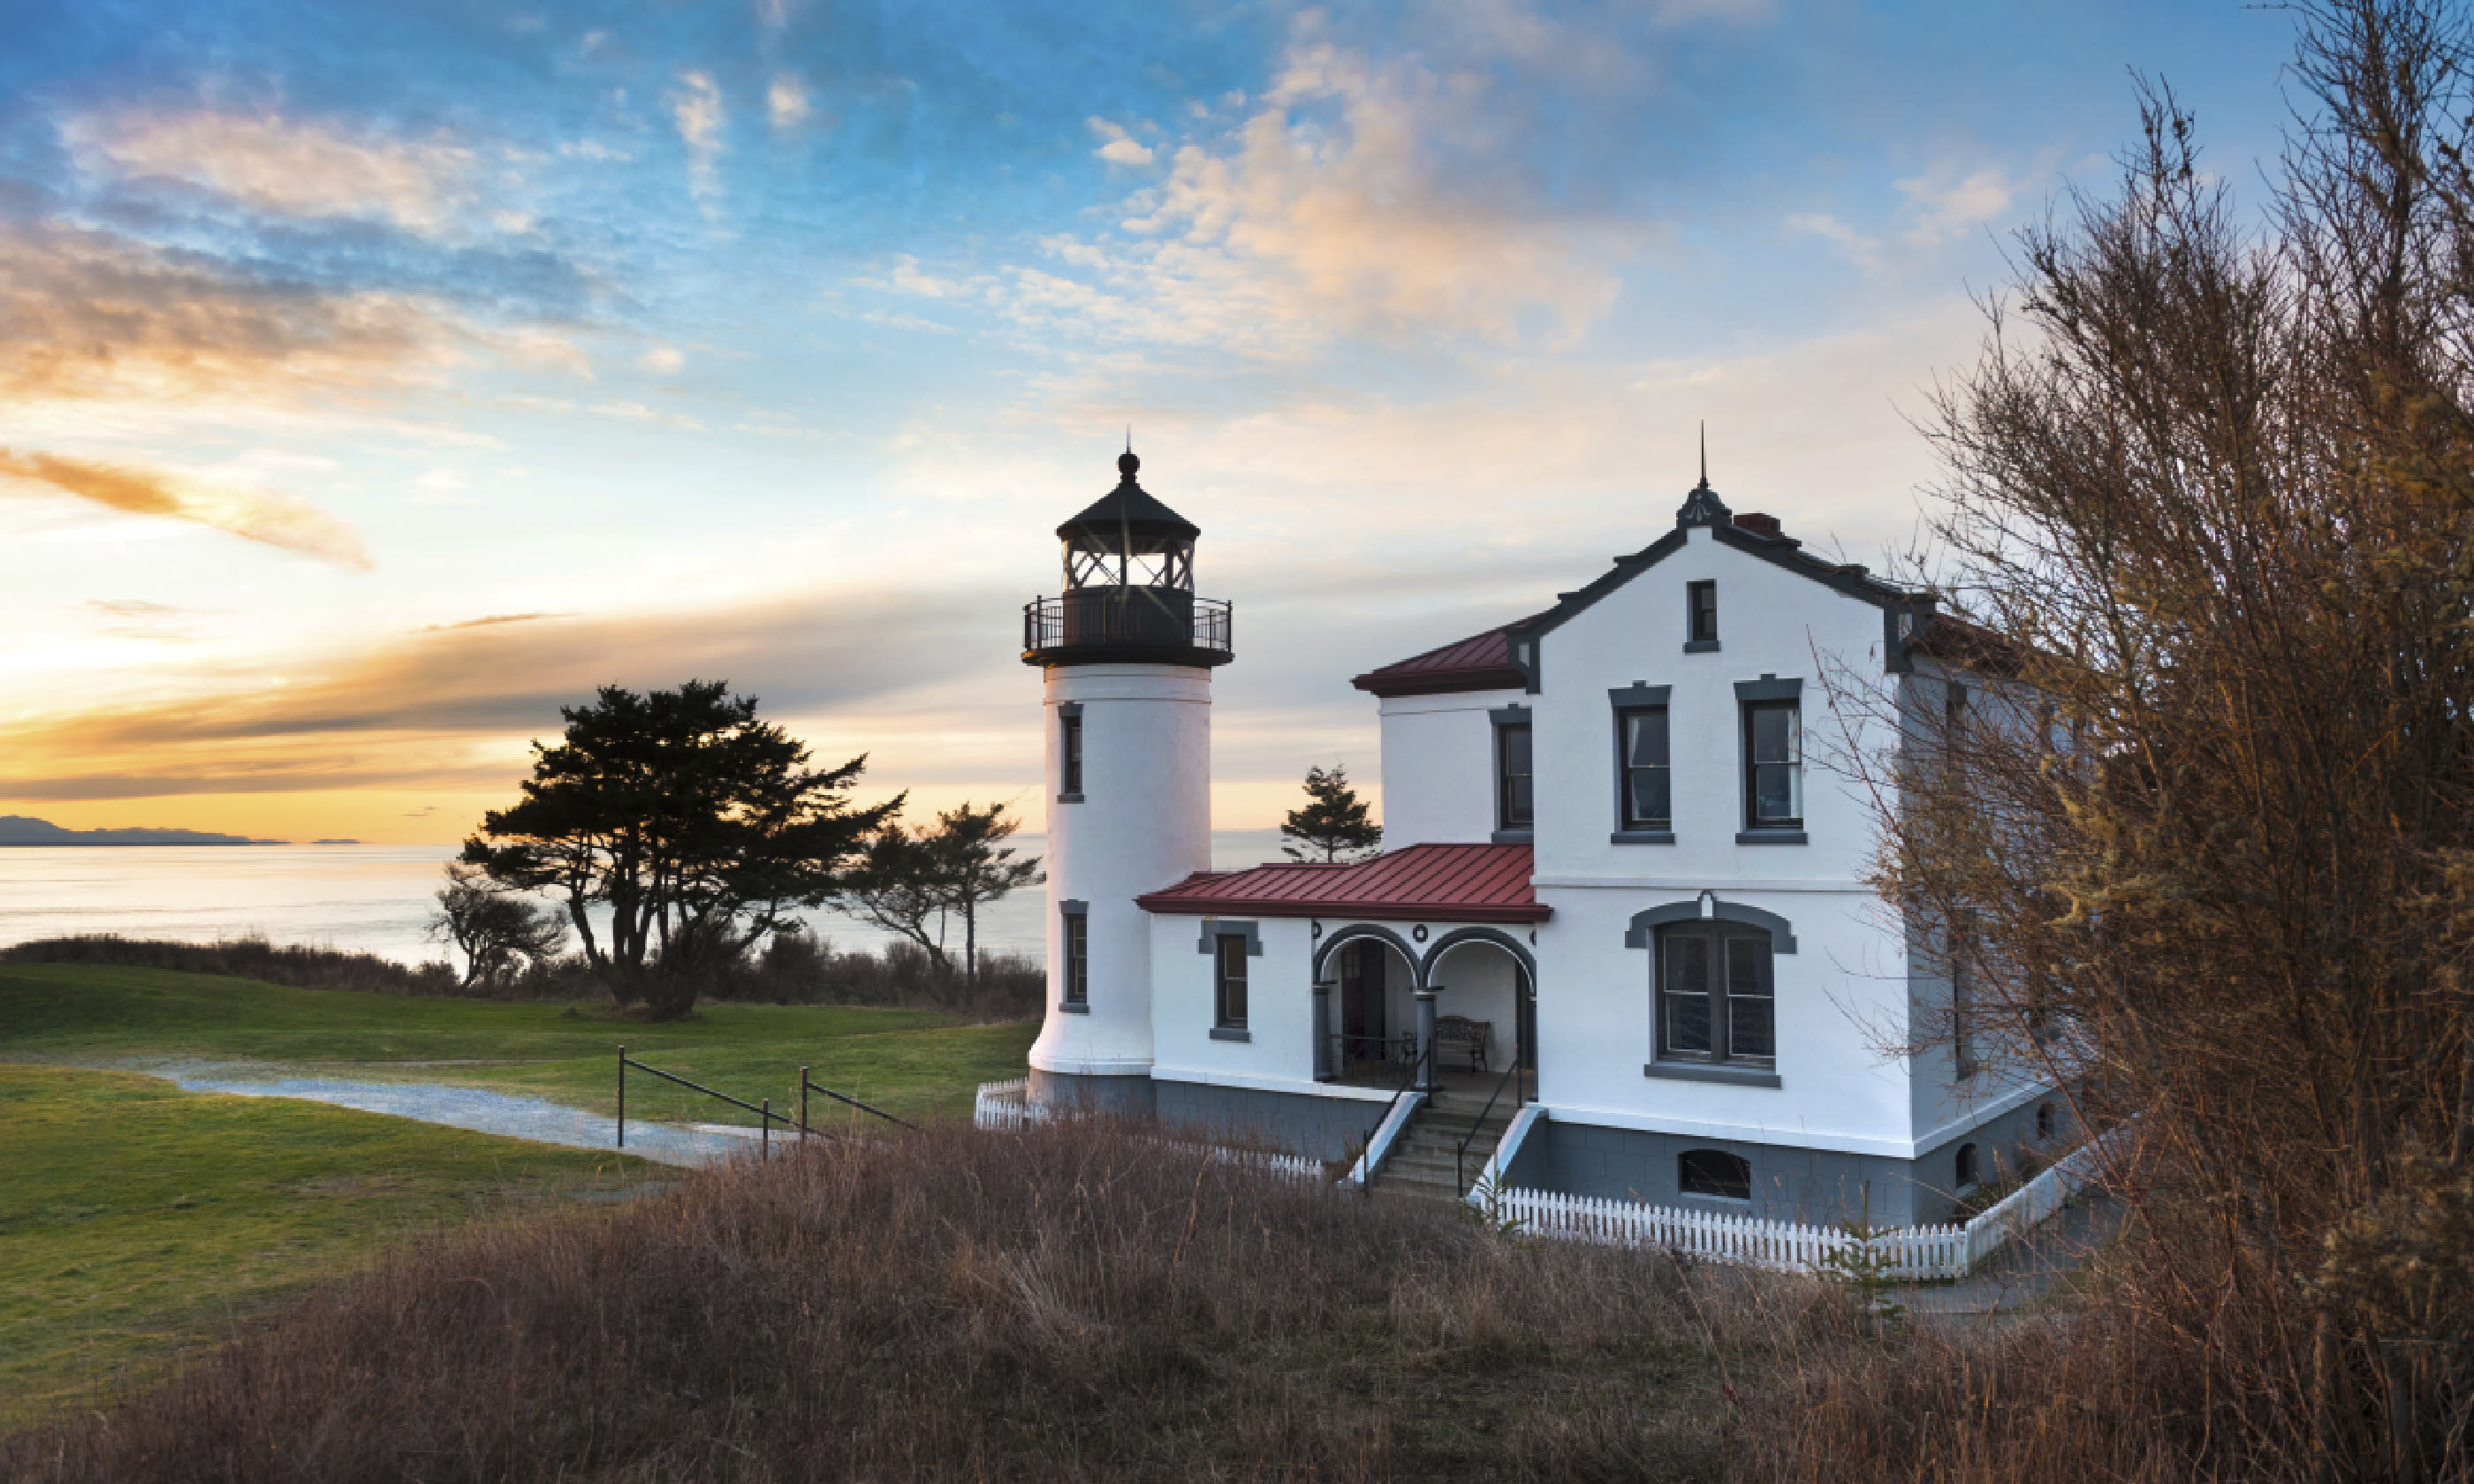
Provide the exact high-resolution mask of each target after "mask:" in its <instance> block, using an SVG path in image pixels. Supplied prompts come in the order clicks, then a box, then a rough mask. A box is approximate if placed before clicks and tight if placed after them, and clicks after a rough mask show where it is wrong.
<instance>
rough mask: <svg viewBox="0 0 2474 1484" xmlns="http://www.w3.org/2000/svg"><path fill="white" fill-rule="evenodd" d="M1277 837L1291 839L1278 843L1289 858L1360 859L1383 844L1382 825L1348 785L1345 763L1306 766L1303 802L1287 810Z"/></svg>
mask: <svg viewBox="0 0 2474 1484" xmlns="http://www.w3.org/2000/svg"><path fill="white" fill-rule="evenodd" d="M1280 837H1281V839H1282V840H1283V841H1293V842H1295V843H1294V844H1283V845H1282V846H1281V847H1280V849H1281V850H1284V851H1286V852H1287V853H1288V857H1289V859H1291V860H1322V861H1325V862H1330V861H1352V860H1364V859H1366V858H1367V857H1369V856H1370V855H1373V854H1375V853H1376V852H1378V851H1379V850H1382V848H1383V826H1380V825H1377V824H1376V823H1374V819H1373V816H1372V815H1371V814H1370V813H1369V812H1368V810H1367V807H1366V801H1365V800H1363V799H1360V798H1358V797H1357V790H1356V789H1353V788H1351V787H1349V786H1348V767H1347V765H1346V764H1345V763H1333V764H1332V765H1331V771H1330V772H1329V773H1325V772H1323V771H1322V768H1320V767H1314V768H1308V769H1307V770H1306V806H1305V807H1304V808H1302V809H1291V810H1290V811H1289V817H1288V819H1287V821H1286V822H1284V823H1283V824H1282V825H1281V826H1280Z"/></svg>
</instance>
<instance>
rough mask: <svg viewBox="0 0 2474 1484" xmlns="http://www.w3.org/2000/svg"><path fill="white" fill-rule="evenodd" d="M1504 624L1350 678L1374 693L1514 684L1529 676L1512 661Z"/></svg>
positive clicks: (1513, 686)
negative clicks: (1522, 672) (1523, 673)
mask: <svg viewBox="0 0 2474 1484" xmlns="http://www.w3.org/2000/svg"><path fill="white" fill-rule="evenodd" d="M1511 627H1512V626H1511V625H1509V624H1507V625H1505V626H1504V627H1503V628H1501V629H1489V630H1488V631H1486V632H1485V633H1484V634H1471V635H1469V636H1468V637H1467V638H1465V639H1458V640H1455V641H1453V642H1452V643H1449V644H1446V645H1444V646H1443V648H1441V649H1430V650H1428V651H1426V652H1425V653H1424V654H1422V655H1412V656H1410V657H1409V658H1406V659H1402V660H1398V661H1396V662H1395V663H1392V664H1387V665H1385V666H1383V667H1382V668H1381V669H1379V670H1369V671H1367V672H1366V673H1365V674H1364V675H1361V676H1359V677H1358V678H1357V679H1355V680H1354V681H1351V682H1349V683H1350V684H1352V685H1355V686H1356V687H1357V688H1358V689H1360V690H1368V691H1372V692H1373V693H1374V694H1376V695H1378V696H1436V695H1443V694H1446V693H1448V692H1451V691H1456V690H1513V689H1516V688H1518V687H1520V686H1522V685H1525V684H1527V683H1528V680H1527V678H1526V677H1524V676H1523V675H1522V674H1521V673H1520V671H1519V670H1518V669H1517V668H1516V667H1515V666H1514V665H1513V663H1512V645H1511V640H1510V639H1509V638H1508V637H1507V631H1508V630H1509V629H1510V628H1511Z"/></svg>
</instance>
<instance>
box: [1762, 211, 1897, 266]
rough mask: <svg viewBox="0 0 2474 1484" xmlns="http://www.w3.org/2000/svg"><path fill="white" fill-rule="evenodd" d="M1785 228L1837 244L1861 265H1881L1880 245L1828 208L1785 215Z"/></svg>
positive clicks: (1857, 264)
mask: <svg viewBox="0 0 2474 1484" xmlns="http://www.w3.org/2000/svg"><path fill="white" fill-rule="evenodd" d="M1786 229H1787V230H1788V231H1791V232H1803V233H1805V234H1807V235H1808V236H1813V237H1820V238H1823V239H1825V240H1827V241H1830V242H1834V243H1836V244H1838V246H1839V247H1841V248H1844V249H1845V250H1846V251H1847V255H1848V257H1849V258H1850V259H1852V260H1853V261H1854V262H1855V263H1856V266H1857V267H1859V268H1863V269H1865V270H1867V271H1870V270H1872V269H1876V268H1879V267H1880V266H1881V245H1880V243H1879V242H1877V241H1875V240H1874V239H1873V238H1870V237H1867V236H1865V235H1864V234H1863V233H1862V232H1859V231H1857V230H1856V228H1854V227H1850V226H1848V225H1847V224H1846V223H1844V222H1842V221H1840V220H1838V218H1836V217H1834V216H1831V214H1830V213H1828V212H1826V211H1799V212H1796V213H1795V214H1794V215H1792V216H1790V217H1788V218H1787V219H1786Z"/></svg>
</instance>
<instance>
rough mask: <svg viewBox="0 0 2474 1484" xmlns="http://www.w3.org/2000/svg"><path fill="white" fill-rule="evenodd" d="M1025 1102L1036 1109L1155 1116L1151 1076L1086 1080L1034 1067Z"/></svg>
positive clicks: (1070, 1073)
mask: <svg viewBox="0 0 2474 1484" xmlns="http://www.w3.org/2000/svg"><path fill="white" fill-rule="evenodd" d="M1025 1100H1026V1101H1028V1102H1029V1103H1030V1104H1031V1107H1033V1108H1047V1109H1059V1110H1070V1111H1072V1112H1075V1113H1112V1114H1117V1115H1121V1116H1124V1117H1128V1118H1148V1117H1150V1116H1151V1115H1152V1079H1151V1078H1150V1076H1148V1075H1144V1076H1138V1077H1085V1076H1083V1075H1081V1074H1080V1073H1079V1072H1044V1071H1041V1070H1040V1069H1039V1068H1038V1067H1036V1066H1034V1067H1032V1068H1031V1076H1030V1081H1029V1087H1028V1088H1027V1089H1025Z"/></svg>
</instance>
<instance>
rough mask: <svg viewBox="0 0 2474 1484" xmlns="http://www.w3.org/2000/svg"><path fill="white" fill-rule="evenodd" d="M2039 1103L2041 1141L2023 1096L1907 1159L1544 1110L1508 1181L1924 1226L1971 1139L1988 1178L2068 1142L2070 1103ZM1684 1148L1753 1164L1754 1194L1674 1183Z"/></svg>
mask: <svg viewBox="0 0 2474 1484" xmlns="http://www.w3.org/2000/svg"><path fill="white" fill-rule="evenodd" d="M2045 1104H2046V1106H2050V1108H2051V1110H2052V1113H2051V1133H2050V1137H2047V1138H2045V1139H2043V1140H2041V1141H2040V1140H2039V1139H2038V1138H2037V1137H2036V1126H2037V1117H2036V1114H2037V1109H2038V1106H2039V1105H2038V1104H2037V1103H2028V1104H2026V1105H2025V1106H2023V1107H2020V1108H2016V1109H2013V1110H2011V1111H2010V1112H2009V1113H2003V1114H2002V1115H2001V1116H2000V1117H1998V1118H1995V1119H1992V1120H1990V1121H1988V1122H1986V1123H1984V1124H1981V1125H1978V1126H1977V1128H1975V1129H1973V1130H1971V1131H1969V1132H1968V1133H1966V1134H1964V1135H1961V1136H1959V1137H1954V1138H1952V1139H1950V1140H1948V1141H1947V1142H1945V1143H1943V1144H1942V1145H1940V1146H1939V1147H1937V1148H1934V1149H1932V1150H1930V1151H1928V1152H1927V1153H1926V1154H1925V1155H1924V1156H1923V1157H1921V1158H1919V1159H1915V1160H1899V1159H1892V1158H1890V1157H1888V1156H1884V1155H1856V1154H1839V1153H1834V1152H1832V1151H1830V1150H1824V1149H1804V1148H1798V1147H1796V1146H1794V1145H1789V1144H1762V1143H1747V1142H1742V1141H1737V1140H1729V1139H1712V1138H1694V1137H1684V1136H1681V1135H1675V1134H1652V1133H1647V1132H1644V1131H1642V1130H1638V1129H1615V1128H1605V1127H1601V1126H1598V1125H1595V1124H1587V1123H1567V1122H1559V1121H1557V1120H1555V1119H1553V1118H1551V1117H1550V1118H1548V1119H1546V1120H1545V1121H1543V1122H1541V1123H1540V1124H1539V1126H1538V1127H1537V1128H1536V1129H1534V1130H1533V1131H1531V1133H1530V1136H1529V1140H1528V1142H1527V1143H1526V1144H1524V1145H1522V1147H1521V1150H1520V1154H1519V1156H1518V1157H1517V1158H1516V1159H1515V1160H1514V1161H1513V1167H1512V1170H1511V1171H1510V1176H1511V1178H1510V1181H1509V1182H1508V1183H1509V1184H1511V1185H1523V1186H1529V1187H1531V1188H1536V1189H1545V1190H1554V1191H1560V1192H1562V1193H1564V1194H1566V1195H1586V1196H1592V1197H1595V1198H1597V1199H1600V1200H1609V1201H1637V1202H1641V1203H1644V1204H1647V1205H1651V1206H1674V1207H1680V1208H1683V1209H1687V1210H1709V1211H1728V1212H1735V1213H1740V1214H1744V1215H1752V1216H1758V1217H1761V1218H1763V1219H1766V1220H1772V1221H1794V1222H1802V1223H1806V1224H1809V1225H1815V1226H1828V1225H1832V1224H1835V1223H1837V1222H1842V1221H1853V1220H1855V1219H1856V1218H1857V1217H1859V1216H1869V1217H1870V1219H1871V1220H1872V1222H1873V1224H1874V1225H1876V1226H1884V1227H1904V1226H1927V1225H1931V1224H1934V1223H1937V1222H1942V1221H1947V1220H1949V1219H1950V1215H1951V1210H1952V1208H1953V1206H1954V1205H1955V1204H1956V1201H1957V1198H1958V1196H1959V1194H1960V1193H1961V1192H1960V1191H1959V1190H1958V1188H1957V1185H1958V1179H1957V1170H1958V1150H1959V1146H1960V1145H1962V1144H1967V1143H1973V1144H1975V1145H1976V1146H1977V1169H1978V1171H1979V1178H1980V1179H1983V1180H1987V1181H1991V1180H1998V1179H2000V1178H2001V1176H2002V1175H2003V1174H2004V1173H2006V1172H2010V1171H2015V1170H2017V1169H2018V1168H2019V1166H2020V1161H2021V1158H2022V1156H2023V1154H2025V1153H2026V1152H2029V1151H2033V1152H2035V1153H2036V1154H2038V1155H2039V1156H2041V1157H2043V1158H2045V1159H2050V1158H2051V1157H2052V1156H2054V1155H2058V1154H2060V1153H2062V1152H2063V1151H2065V1150H2067V1149H2068V1148H2069V1147H2070V1146H2071V1145H2072V1143H2074V1141H2075V1140H2076V1137H2077V1131H2076V1129H2075V1127H2074V1125H2073V1124H2072V1122H2071V1118H2070V1109H2069V1105H2068V1104H2067V1103H2065V1102H2064V1101H2063V1100H2062V1099H2061V1098H2060V1097H2059V1096H2058V1095H2056V1096H2053V1097H2050V1098H2048V1099H2046V1100H2045ZM1691 1149H1716V1150H1722V1151H1724V1152H1726V1153H1728V1154H1732V1155H1734V1156H1736V1157H1738V1158H1740V1159H1742V1160H1743V1161H1744V1162H1745V1163H1746V1164H1748V1165H1750V1166H1751V1168H1752V1185H1753V1189H1752V1199H1751V1200H1750V1201H1730V1200H1722V1199H1718V1198H1715V1197H1711V1196H1702V1195H1686V1194H1685V1193H1684V1191H1683V1188H1682V1186H1681V1185H1680V1184H1679V1164H1680V1161H1681V1160H1682V1157H1683V1155H1684V1153H1685V1152H1686V1150H1691Z"/></svg>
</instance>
